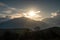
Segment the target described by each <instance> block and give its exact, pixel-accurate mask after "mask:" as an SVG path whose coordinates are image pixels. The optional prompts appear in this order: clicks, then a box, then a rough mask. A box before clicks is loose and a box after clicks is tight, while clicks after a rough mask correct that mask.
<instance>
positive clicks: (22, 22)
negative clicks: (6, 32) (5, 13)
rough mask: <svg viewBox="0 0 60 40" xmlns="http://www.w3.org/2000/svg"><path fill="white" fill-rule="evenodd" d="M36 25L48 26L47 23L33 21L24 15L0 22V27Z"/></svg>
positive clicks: (32, 26) (31, 26)
mask: <svg viewBox="0 0 60 40" xmlns="http://www.w3.org/2000/svg"><path fill="white" fill-rule="evenodd" d="M37 26H38V27H40V28H41V29H44V28H47V27H48V24H46V23H44V22H41V21H34V20H31V19H28V18H25V17H21V18H15V19H12V20H9V21H5V22H3V23H1V24H0V28H34V27H37Z"/></svg>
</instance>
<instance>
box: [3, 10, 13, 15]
mask: <svg viewBox="0 0 60 40" xmlns="http://www.w3.org/2000/svg"><path fill="white" fill-rule="evenodd" d="M3 13H6V14H10V13H12V11H11V10H7V11H3Z"/></svg>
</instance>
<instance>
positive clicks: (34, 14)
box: [23, 10, 42, 21]
mask: <svg viewBox="0 0 60 40" xmlns="http://www.w3.org/2000/svg"><path fill="white" fill-rule="evenodd" d="M39 13H40V11H34V10H29V11H27V12H26V13H24V14H23V15H24V17H26V18H29V19H32V20H35V21H40V20H41V18H42V16H41V15H39Z"/></svg>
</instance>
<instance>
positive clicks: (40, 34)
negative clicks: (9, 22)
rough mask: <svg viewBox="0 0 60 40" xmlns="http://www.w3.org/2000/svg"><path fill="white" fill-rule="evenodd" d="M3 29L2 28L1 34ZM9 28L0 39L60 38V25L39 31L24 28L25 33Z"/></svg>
mask: <svg viewBox="0 0 60 40" xmlns="http://www.w3.org/2000/svg"><path fill="white" fill-rule="evenodd" d="M2 30H3V29H2ZM2 30H0V34H1V31H2ZM9 30H11V29H9ZM9 30H6V31H4V33H3V35H0V40H60V27H53V28H49V29H45V30H39V31H32V30H28V29H23V30H24V32H23V33H17V32H11V31H9ZM14 30H16V29H14ZM20 32H22V31H20Z"/></svg>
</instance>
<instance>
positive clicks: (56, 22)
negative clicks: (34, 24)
mask: <svg viewBox="0 0 60 40" xmlns="http://www.w3.org/2000/svg"><path fill="white" fill-rule="evenodd" d="M42 21H43V22H45V23H47V24H49V25H51V26H60V15H59V16H55V17H54V18H45V19H43V20H42Z"/></svg>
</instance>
